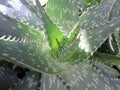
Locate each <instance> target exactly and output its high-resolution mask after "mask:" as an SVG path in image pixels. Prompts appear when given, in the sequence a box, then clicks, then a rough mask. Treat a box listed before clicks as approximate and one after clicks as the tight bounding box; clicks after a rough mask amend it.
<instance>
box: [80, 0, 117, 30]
mask: <svg viewBox="0 0 120 90" xmlns="http://www.w3.org/2000/svg"><path fill="white" fill-rule="evenodd" d="M115 3H116V0H102V1H101V3H99V4H98V5H96V6H95V7H93V8H92V9H90V10H89V11H87V12H85V13H83V14H82V15H81V16H80V26H81V27H82V28H84V29H86V28H96V27H100V26H102V25H104V24H106V23H107V22H108V21H109V18H110V14H111V10H112V9H113V8H114V4H115ZM117 11H118V10H116V12H117Z"/></svg>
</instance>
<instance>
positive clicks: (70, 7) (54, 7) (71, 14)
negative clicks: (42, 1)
mask: <svg viewBox="0 0 120 90" xmlns="http://www.w3.org/2000/svg"><path fill="white" fill-rule="evenodd" d="M58 3H59V4H58ZM45 9H46V12H47V14H48V16H49V17H50V18H51V20H53V23H55V24H56V25H57V27H58V28H60V30H61V31H62V32H63V33H64V34H65V35H69V33H70V32H71V30H72V29H73V27H74V26H75V24H76V23H77V21H78V17H79V14H78V3H77V0H57V1H56V0H48V2H47V5H46V8H45Z"/></svg>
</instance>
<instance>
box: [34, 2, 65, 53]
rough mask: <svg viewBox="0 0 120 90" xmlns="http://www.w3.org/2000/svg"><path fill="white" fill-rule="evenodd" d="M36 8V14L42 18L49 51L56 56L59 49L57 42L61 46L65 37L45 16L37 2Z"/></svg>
mask: <svg viewBox="0 0 120 90" xmlns="http://www.w3.org/2000/svg"><path fill="white" fill-rule="evenodd" d="M36 6H37V12H38V13H39V14H41V16H42V20H43V22H44V27H45V29H46V36H47V37H48V40H49V43H50V46H51V49H52V51H53V52H54V54H57V52H58V51H59V49H60V46H59V44H58V42H59V43H60V44H61V46H62V44H63V40H64V38H65V36H64V35H63V33H62V32H61V31H60V30H59V29H58V28H57V27H56V25H55V24H54V23H53V22H52V21H51V20H50V18H49V17H48V16H47V15H46V13H45V11H44V9H43V8H42V7H41V5H40V2H39V0H36Z"/></svg>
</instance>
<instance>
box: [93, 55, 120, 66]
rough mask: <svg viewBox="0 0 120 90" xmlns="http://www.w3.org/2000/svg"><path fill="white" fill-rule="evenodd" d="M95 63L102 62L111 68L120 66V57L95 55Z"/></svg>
mask: <svg viewBox="0 0 120 90" xmlns="http://www.w3.org/2000/svg"><path fill="white" fill-rule="evenodd" d="M94 61H97V62H101V63H104V64H106V65H109V66H114V65H115V66H120V57H117V56H113V55H110V54H104V53H95V54H94V55H93V62H94Z"/></svg>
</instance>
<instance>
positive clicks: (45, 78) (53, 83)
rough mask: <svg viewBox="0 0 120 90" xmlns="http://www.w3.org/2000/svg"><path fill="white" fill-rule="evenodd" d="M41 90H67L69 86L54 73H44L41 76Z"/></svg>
mask: <svg viewBox="0 0 120 90" xmlns="http://www.w3.org/2000/svg"><path fill="white" fill-rule="evenodd" d="M41 90H69V87H67V85H66V84H65V82H63V81H62V79H60V78H59V77H57V76H56V75H52V74H47V73H44V74H42V77H41ZM70 90H71V89H70Z"/></svg>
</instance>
